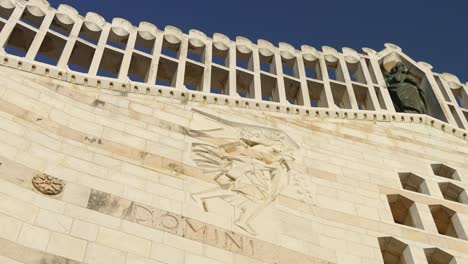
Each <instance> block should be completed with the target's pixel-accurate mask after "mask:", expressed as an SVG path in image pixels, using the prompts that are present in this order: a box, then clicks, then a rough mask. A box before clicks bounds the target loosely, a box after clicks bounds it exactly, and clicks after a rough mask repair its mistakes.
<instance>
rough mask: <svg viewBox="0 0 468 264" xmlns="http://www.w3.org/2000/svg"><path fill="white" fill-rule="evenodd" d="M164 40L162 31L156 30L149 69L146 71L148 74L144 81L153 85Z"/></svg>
mask: <svg viewBox="0 0 468 264" xmlns="http://www.w3.org/2000/svg"><path fill="white" fill-rule="evenodd" d="M163 41H164V33H163V32H162V31H158V32H157V33H156V39H155V42H154V47H153V56H152V59H151V65H150V69H149V71H148V76H147V77H146V83H147V84H149V85H154V84H155V83H156V75H157V74H158V65H159V57H160V56H161V49H162V44H163Z"/></svg>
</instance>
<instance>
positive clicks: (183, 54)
mask: <svg viewBox="0 0 468 264" xmlns="http://www.w3.org/2000/svg"><path fill="white" fill-rule="evenodd" d="M188 41H189V40H188V37H187V35H185V34H184V35H183V36H182V38H181V40H180V49H179V64H178V66H177V75H176V83H175V87H176V88H178V89H180V88H183V87H184V78H185V62H186V61H187V54H188V45H189V44H188Z"/></svg>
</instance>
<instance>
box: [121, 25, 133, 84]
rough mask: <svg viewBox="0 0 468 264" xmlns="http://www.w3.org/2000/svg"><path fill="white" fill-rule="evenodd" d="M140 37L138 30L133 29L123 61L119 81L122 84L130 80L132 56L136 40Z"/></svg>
mask: <svg viewBox="0 0 468 264" xmlns="http://www.w3.org/2000/svg"><path fill="white" fill-rule="evenodd" d="M137 36H138V30H137V29H136V28H134V27H132V29H131V31H130V34H129V36H128V41H127V47H126V48H125V54H124V57H123V59H122V65H120V70H119V75H118V79H119V81H121V82H125V81H127V79H128V70H129V69H130V63H131V61H132V55H133V51H134V48H135V42H136V38H137Z"/></svg>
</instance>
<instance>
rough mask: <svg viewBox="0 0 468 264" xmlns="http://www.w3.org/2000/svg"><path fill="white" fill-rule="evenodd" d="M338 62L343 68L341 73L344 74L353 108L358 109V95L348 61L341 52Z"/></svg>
mask: <svg viewBox="0 0 468 264" xmlns="http://www.w3.org/2000/svg"><path fill="white" fill-rule="evenodd" d="M338 64H339V65H340V66H339V68H341V73H342V74H343V79H344V82H345V85H346V90H347V91H348V96H349V102H350V104H351V109H353V110H358V109H359V107H358V104H357V101H356V95H355V94H354V89H353V85H352V82H351V77H350V76H349V70H348V66H347V65H346V61H345V59H344V58H343V56H342V55H341V54H339V57H338Z"/></svg>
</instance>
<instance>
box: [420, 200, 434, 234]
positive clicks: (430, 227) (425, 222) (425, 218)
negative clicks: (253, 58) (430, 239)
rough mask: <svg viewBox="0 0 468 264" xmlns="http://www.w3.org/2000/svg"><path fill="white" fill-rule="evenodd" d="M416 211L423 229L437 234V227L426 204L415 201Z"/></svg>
mask: <svg viewBox="0 0 468 264" xmlns="http://www.w3.org/2000/svg"><path fill="white" fill-rule="evenodd" d="M415 206H416V211H417V212H418V214H419V217H420V218H421V224H422V227H423V228H424V230H426V231H427V232H430V233H434V234H438V233H439V232H438V231H437V227H436V225H435V223H434V220H433V218H432V214H431V210H430V209H429V207H428V206H427V205H426V204H420V203H415Z"/></svg>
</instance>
